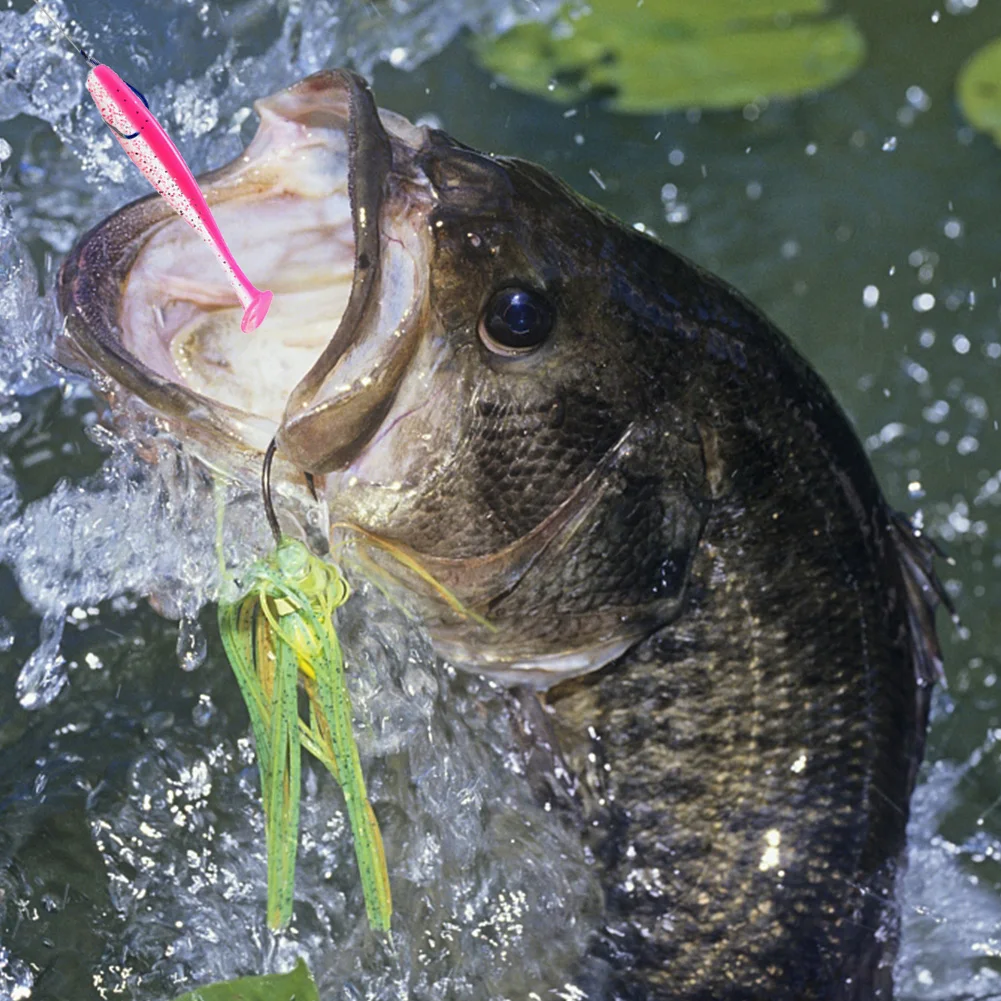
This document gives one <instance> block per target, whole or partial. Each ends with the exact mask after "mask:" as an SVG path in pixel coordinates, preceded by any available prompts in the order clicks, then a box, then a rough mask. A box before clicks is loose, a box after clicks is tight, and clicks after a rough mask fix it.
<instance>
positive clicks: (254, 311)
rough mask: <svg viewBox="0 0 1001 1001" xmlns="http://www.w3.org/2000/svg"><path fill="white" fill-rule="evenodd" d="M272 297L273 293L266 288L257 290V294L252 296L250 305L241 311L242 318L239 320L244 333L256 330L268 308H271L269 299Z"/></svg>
mask: <svg viewBox="0 0 1001 1001" xmlns="http://www.w3.org/2000/svg"><path fill="white" fill-rule="evenodd" d="M273 298H274V295H273V294H272V293H271V292H269V291H267V289H265V290H264V291H263V292H262V291H260V290H258V291H257V294H256V295H254V296H253V298H252V299H251V300H250V305H248V306H247V308H246V309H245V310H244V311H243V319H242V320H241V321H240V329H241V330H242V331H243V332H244V333H245V334H249V333H250V332H251V331H252V330H256V329H257V328H258V327H259V326H260V325H261V324H262V323H263V322H264V318H265V317H266V316H267V315H268V310H269V309H270V308H271V300H272V299H273Z"/></svg>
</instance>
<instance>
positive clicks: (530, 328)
mask: <svg viewBox="0 0 1001 1001" xmlns="http://www.w3.org/2000/svg"><path fill="white" fill-rule="evenodd" d="M555 319H556V313H555V310H554V309H553V307H552V306H551V305H550V304H549V300H548V299H546V297H545V296H544V295H542V293H541V292H536V291H534V290H532V289H526V288H521V287H519V286H516V285H513V286H508V287H507V288H502V289H499V290H498V291H496V292H494V294H493V295H492V296H491V297H490V301H489V302H488V303H487V308H486V309H485V310H484V311H483V317H482V319H481V320H480V340H482V341H483V343H484V344H485V345H486V346H487V347H488V348H489V349H490V350H491V351H493V352H494V353H495V354H502V355H517V354H524V353H525V352H527V351H531V350H533V349H534V348H537V347H538V346H539V345H540V344H542V342H543V341H544V340H545V339H546V338H547V337H548V336H549V332H550V331H551V330H552V329H553V323H554V321H555Z"/></svg>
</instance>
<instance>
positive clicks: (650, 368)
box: [60, 72, 941, 1001]
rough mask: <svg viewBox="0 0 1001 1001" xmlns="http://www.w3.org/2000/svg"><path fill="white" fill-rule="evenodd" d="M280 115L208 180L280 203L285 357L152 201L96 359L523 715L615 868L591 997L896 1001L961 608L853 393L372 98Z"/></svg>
mask: <svg viewBox="0 0 1001 1001" xmlns="http://www.w3.org/2000/svg"><path fill="white" fill-rule="evenodd" d="M257 108H258V112H259V114H260V115H261V128H260V131H259V133H258V135H257V137H256V138H255V139H254V140H253V142H252V143H251V145H250V147H249V148H248V150H247V152H246V155H245V156H244V157H242V158H240V159H239V160H237V161H235V162H234V164H233V165H231V166H230V167H227V168H224V169H223V170H221V171H218V172H216V173H215V174H213V175H211V176H210V177H209V178H207V179H204V180H203V183H204V184H205V187H206V190H207V191H209V192H210V196H211V197H212V198H213V201H214V207H215V210H216V212H217V215H219V217H220V219H221V220H224V219H225V217H226V216H227V215H229V214H230V213H234V214H235V213H237V212H239V211H242V210H243V208H244V207H245V203H246V200H247V199H251V198H252V199H256V203H255V218H256V219H257V220H258V221H259V225H260V228H257V229H254V228H251V227H249V226H248V227H244V230H243V232H242V234H240V236H239V237H238V239H240V240H241V241H242V242H241V245H240V246H238V247H237V248H236V250H237V252H240V253H243V254H244V255H245V256H246V255H250V259H251V260H253V261H254V266H255V268H257V269H258V271H259V272H260V273H261V274H264V275H267V276H268V280H269V283H270V284H271V287H272V288H274V290H275V293H276V299H275V308H274V310H273V311H272V314H271V318H270V321H269V324H268V327H269V329H268V332H267V334H266V335H264V336H265V337H266V341H265V342H264V343H265V344H266V345H267V347H268V351H269V354H267V355H265V354H255V351H258V350H259V348H257V347H255V346H254V345H253V344H249V343H248V341H249V340H251V339H246V338H244V339H243V340H242V341H241V340H239V339H238V330H239V314H238V311H237V310H235V309H228V310H227V309H225V308H219V306H218V303H217V299H216V297H215V296H214V295H213V289H212V288H211V287H207V286H206V282H205V278H204V276H203V274H202V272H201V271H200V270H199V262H198V260H197V257H196V255H195V254H194V253H193V249H192V248H193V245H194V243H195V241H194V240H193V239H192V238H191V237H189V236H188V235H187V234H186V232H185V231H184V228H183V227H182V226H180V225H179V224H178V223H177V222H175V221H173V220H172V219H170V218H169V216H168V214H167V212H166V211H165V210H164V208H163V207H162V206H161V205H159V204H158V203H157V202H155V201H150V200H146V201H143V202H138V203H135V204H133V205H131V206H128V207H126V208H125V209H123V210H122V211H121V212H119V213H118V214H117V215H116V216H114V217H113V218H112V219H111V220H110V221H108V222H107V223H105V224H103V225H102V226H99V227H98V228H97V229H95V230H94V231H92V232H91V233H90V234H88V235H87V236H86V237H84V238H83V239H82V240H81V242H80V243H79V244H78V246H77V247H76V249H75V250H74V251H73V253H72V254H71V255H70V257H69V258H68V259H67V262H66V264H65V265H64V267H63V270H62V273H61V278H60V301H61V305H62V308H63V310H64V312H65V314H66V318H67V337H68V341H67V347H68V348H69V349H70V350H71V352H72V355H73V357H74V358H75V360H76V363H77V364H79V363H81V362H82V363H83V364H84V365H85V366H86V367H87V368H88V369H89V370H90V371H92V372H94V373H96V374H97V375H98V377H99V378H100V379H102V380H104V382H103V385H104V387H105V391H106V392H109V393H110V394H111V395H112V396H113V397H116V396H120V395H121V393H122V391H123V390H124V391H125V392H126V393H127V394H128V395H135V396H139V397H141V398H142V399H143V400H145V402H146V404H147V405H148V406H150V407H152V408H153V409H154V410H155V411H156V412H157V414H158V417H159V419H160V420H161V422H162V423H165V424H166V425H167V426H169V427H171V428H172V429H173V430H174V431H176V432H177V433H178V434H180V435H182V436H183V437H184V438H185V439H186V440H188V441H189V442H190V443H191V447H193V448H195V449H196V450H201V451H202V452H204V453H207V454H208V455H209V456H210V457H211V461H212V462H213V463H215V464H217V465H218V464H223V465H228V466H229V467H230V468H231V469H233V470H236V471H237V472H240V471H245V472H246V473H247V475H248V476H249V475H252V474H253V473H254V472H256V467H257V463H258V462H259V458H260V454H261V452H262V451H263V449H264V448H265V447H266V445H267V442H268V440H269V439H270V437H271V435H272V434H274V433H277V440H278V443H279V456H280V457H281V458H283V459H284V461H285V466H284V468H285V470H286V473H287V474H288V477H289V482H290V483H293V482H294V481H296V480H297V479H299V478H301V473H302V472H308V473H310V474H312V477H313V480H314V483H315V485H316V488H317V489H318V490H319V491H321V492H322V493H323V494H324V497H325V499H326V500H327V502H328V504H329V506H330V509H331V518H332V522H333V523H335V524H336V525H345V524H346V525H352V526H355V527H357V529H358V530H359V532H358V537H359V539H361V540H362V541H361V542H360V543H359V550H358V551H359V554H360V558H362V559H363V560H364V561H365V562H366V565H367V567H368V569H369V570H370V571H372V572H377V573H382V574H387V575H392V576H394V577H396V578H398V579H399V580H400V581H401V582H402V583H404V584H405V585H407V586H408V587H409V588H410V589H411V590H412V592H413V593H414V595H415V596H416V597H417V598H418V599H419V600H420V601H421V602H423V607H424V611H425V617H426V621H427V623H428V627H429V630H430V633H431V636H432V638H433V640H434V642H435V644H436V646H437V648H438V650H439V651H440V652H441V653H442V654H443V655H444V656H446V657H447V658H448V659H449V660H451V661H452V662H453V663H456V664H458V665H460V666H462V667H465V668H467V669H469V670H473V671H479V672H483V673H486V674H489V675H492V676H495V677H498V678H501V679H503V680H505V681H506V682H507V683H509V684H511V685H513V686H515V687H516V688H517V689H518V691H519V692H520V693H521V695H522V701H523V704H524V706H525V716H526V726H525V730H526V732H528V733H529V734H530V735H531V740H532V742H533V743H534V745H535V747H536V749H538V750H539V754H540V757H541V760H542V761H543V766H542V767H540V768H539V769H537V770H536V771H535V772H534V773H533V781H537V782H538V784H539V795H540V796H543V797H546V798H547V799H550V800H552V802H553V803H554V804H555V805H556V807H557V808H558V809H561V810H563V811H564V813H565V816H566V818H567V822H568V823H571V824H575V825H579V828H580V831H581V836H582V838H584V839H585V840H586V841H587V842H588V844H589V847H590V849H591V851H592V853H593V856H594V858H595V864H596V865H597V866H598V867H599V870H600V872H601V878H602V883H603V888H604V910H603V913H602V916H601V921H600V925H599V927H598V928H597V929H596V931H595V933H594V935H593V937H592V940H591V946H590V948H589V952H588V954H587V955H586V956H584V957H582V958H581V962H580V966H579V968H578V969H576V970H573V971H569V973H568V977H570V978H572V981H573V982H574V983H575V984H576V985H577V986H579V987H580V989H581V990H584V991H585V992H586V993H587V995H588V996H590V997H593V998H598V997H606V998H619V999H623V1001H648V999H649V1001H652V999H658V1001H660V999H663V1001H710V999H712V1001H813V999H816V1001H821V999H823V1001H862V999H874V998H878V999H883V1001H888V999H889V998H890V997H891V995H892V962H893V958H894V954H895V949H896V939H897V924H898V922H897V906H896V904H895V900H894V890H895V885H896V881H897V878H898V875H899V872H900V867H901V865H902V861H903V855H904V848H905V827H906V823H907V816H908V803H909V798H910V794H911V791H912V789H913V786H914V781H915V775H916V772H917V768H918V765H919V763H920V760H921V755H922V750H923V743H924V733H925V727H926V722H927V713H928V698H929V692H930V689H931V685H932V682H933V681H934V679H935V677H936V675H937V674H938V672H939V671H940V670H941V662H940V655H939V650H938V646H937V642H936V639H935V632H934V613H935V608H936V605H937V604H938V602H939V600H940V592H939V588H938V585H937V582H936V580H935V576H934V571H933V568H932V555H933V554H932V551H931V548H930V547H929V545H928V544H927V542H926V541H925V540H924V539H923V538H921V537H919V536H918V535H916V534H915V533H914V531H913V530H912V529H911V527H910V525H909V524H908V523H907V522H906V520H905V519H903V518H901V517H899V516H898V515H896V514H895V513H894V512H892V511H891V510H890V509H889V508H888V506H887V504H886V502H885V500H884V498H883V496H882V494H881V492H880V489H879V487H878V484H877V482H876V480H875V477H874V475H873V472H872V469H871V467H870V465H869V462H868V460H867V458H866V456H865V454H864V452H863V450H862V448H861V446H860V444H859V442H858V439H857V437H856V435H855V433H854V432H853V430H852V428H851V426H850V424H849V422H848V421H847V419H846V417H845V416H844V414H843V412H842V411H841V409H840V408H839V407H838V405H837V403H836V402H835V400H834V399H833V397H832V396H831V394H830V392H829V390H828V389H827V388H826V386H825V385H824V384H823V382H822V381H821V380H820V379H819V377H818V376H817V375H816V374H815V373H814V372H813V371H812V369H810V367H809V366H808V365H807V363H806V362H805V361H804V360H803V359H802V358H801V357H800V356H799V355H798V354H797V352H796V351H795V350H794V348H793V347H792V346H791V344H790V343H789V342H788V340H787V339H786V338H785V337H784V336H783V335H782V334H781V333H780V332H779V331H778V330H777V329H776V328H775V327H774V326H773V325H772V324H771V323H770V322H769V320H768V319H767V318H766V317H765V316H763V315H762V314H761V313H760V312H759V311H758V310H756V309H755V308H754V307H753V306H751V305H750V304H749V303H747V302H746V301H745V300H744V299H743V298H742V297H741V296H740V295H739V294H738V293H737V292H735V291H734V290H733V289H732V288H730V287H728V286H727V285H726V284H725V283H723V282H722V281H720V280H719V279H717V278H715V277H713V276H712V275H710V274H708V273H707V272H705V271H703V270H702V269H700V268H699V267H697V266H696V265H695V264H693V263H691V262H689V261H687V260H685V259H683V258H681V257H680V256H678V255H677V254H674V253H673V252H671V251H670V250H668V249H667V248H665V247H663V246H661V245H660V244H659V243H657V242H655V241H653V240H652V239H650V238H648V237H647V236H645V235H643V234H640V233H637V232H636V231H634V230H632V229H630V228H628V227H625V226H623V225H622V224H621V223H619V222H618V221H616V220H615V219H613V218H612V217H610V216H609V215H607V214H606V213H604V212H603V211H601V210H600V209H598V208H597V207H595V206H594V205H592V204H590V203H588V202H586V201H585V200H584V199H582V198H580V197H579V196H577V195H576V194H574V193H573V192H572V191H570V190H569V189H568V188H567V187H566V186H564V185H563V184H562V183H560V182H559V181H558V180H556V179H555V178H553V177H552V176H551V175H549V174H548V173H547V172H546V171H544V170H542V169H541V168H539V167H537V166H534V165H532V164H529V163H526V162H523V161H519V160H514V159H506V158H502V157H494V156H487V155H484V154H480V153H478V152H476V151H474V150H471V149H469V148H467V147H465V146H463V145H461V144H460V143H458V142H456V141H454V140H452V139H451V138H449V137H448V136H447V135H445V134H444V133H442V132H440V131H437V130H434V129H425V128H415V127H414V126H412V125H410V124H409V123H408V122H406V121H405V120H403V119H401V118H399V117H398V116H395V115H393V114H392V113H390V112H385V111H382V112H380V111H378V110H377V109H376V106H375V104H374V101H373V100H372V97H371V94H370V93H369V91H368V89H367V87H366V86H365V85H364V83H363V82H362V81H360V80H359V79H358V78H357V77H355V76H353V75H352V74H349V73H344V72H331V73H323V74H318V75H316V76H314V77H310V78H309V79H307V80H305V81H303V82H302V83H301V84H298V85H296V86H295V87H293V88H290V89H289V90H287V91H283V92H282V93H280V94H278V95H275V96H274V97H271V98H268V99H267V100H265V101H262V102H259V103H258V106H257ZM206 304H207V305H206ZM282 304H284V308H285V310H286V312H285V313H284V314H283V313H281V307H282ZM154 320H155V322H154ZM265 366H266V367H265ZM262 373H265V374H264V375H263V376H262ZM366 538H369V539H378V540H381V542H382V545H372V546H368V547H366V545H365V544H364V540H365V539H366ZM388 547H391V548H392V550H393V551H395V552H396V553H397V554H400V553H403V554H406V555H407V557H408V559H409V560H410V562H409V564H406V563H405V562H400V561H399V560H396V559H391V558H390V557H388V556H387V555H386V554H387V552H388V551H389V548H388ZM407 565H409V566H411V567H413V566H416V565H419V566H420V567H422V568H423V570H424V571H425V572H426V575H425V576H424V577H422V576H420V575H418V574H415V573H412V572H410V571H408V570H407V569H406V566H407ZM427 578H433V579H434V580H435V581H437V582H438V584H439V585H440V586H441V587H442V588H444V589H447V590H448V591H449V592H450V593H451V594H453V595H454V596H455V597H456V598H457V599H458V601H459V602H461V603H462V604H463V605H464V606H466V607H467V608H469V609H471V610H472V611H474V612H476V613H478V615H479V616H481V617H484V618H485V619H487V620H488V621H489V627H487V626H486V625H484V624H483V622H482V620H481V619H480V618H477V617H470V616H463V615H461V614H459V612H458V611H456V609H455V607H454V606H452V605H449V604H447V603H445V602H442V601H441V600H439V592H436V590H435V589H434V588H432V587H430V586H428V584H427ZM557 776H559V778H557Z"/></svg>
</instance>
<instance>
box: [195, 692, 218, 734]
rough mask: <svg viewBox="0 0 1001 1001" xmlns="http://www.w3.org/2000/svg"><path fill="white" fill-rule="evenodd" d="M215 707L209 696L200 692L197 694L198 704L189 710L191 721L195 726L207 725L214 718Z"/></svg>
mask: <svg viewBox="0 0 1001 1001" xmlns="http://www.w3.org/2000/svg"><path fill="white" fill-rule="evenodd" d="M215 715H216V707H215V703H214V702H213V701H212V698H211V696H209V695H206V694H202V695H199V696H198V705H196V706H195V707H194V709H192V710H191V722H192V723H194V724H195V726H197V727H205V726H208V725H209V723H211V722H212V720H213V719H214V718H215Z"/></svg>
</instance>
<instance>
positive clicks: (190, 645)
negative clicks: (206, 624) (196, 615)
mask: <svg viewBox="0 0 1001 1001" xmlns="http://www.w3.org/2000/svg"><path fill="white" fill-rule="evenodd" d="M207 652H208V642H207V640H206V639H205V631H204V630H203V629H202V627H201V626H200V625H199V624H198V620H197V619H189V618H184V619H181V621H180V623H179V625H178V627H177V662H178V664H180V667H181V670H182V671H194V670H195V669H196V668H198V667H201V666H202V664H204V663H205V655H206V653H207Z"/></svg>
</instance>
